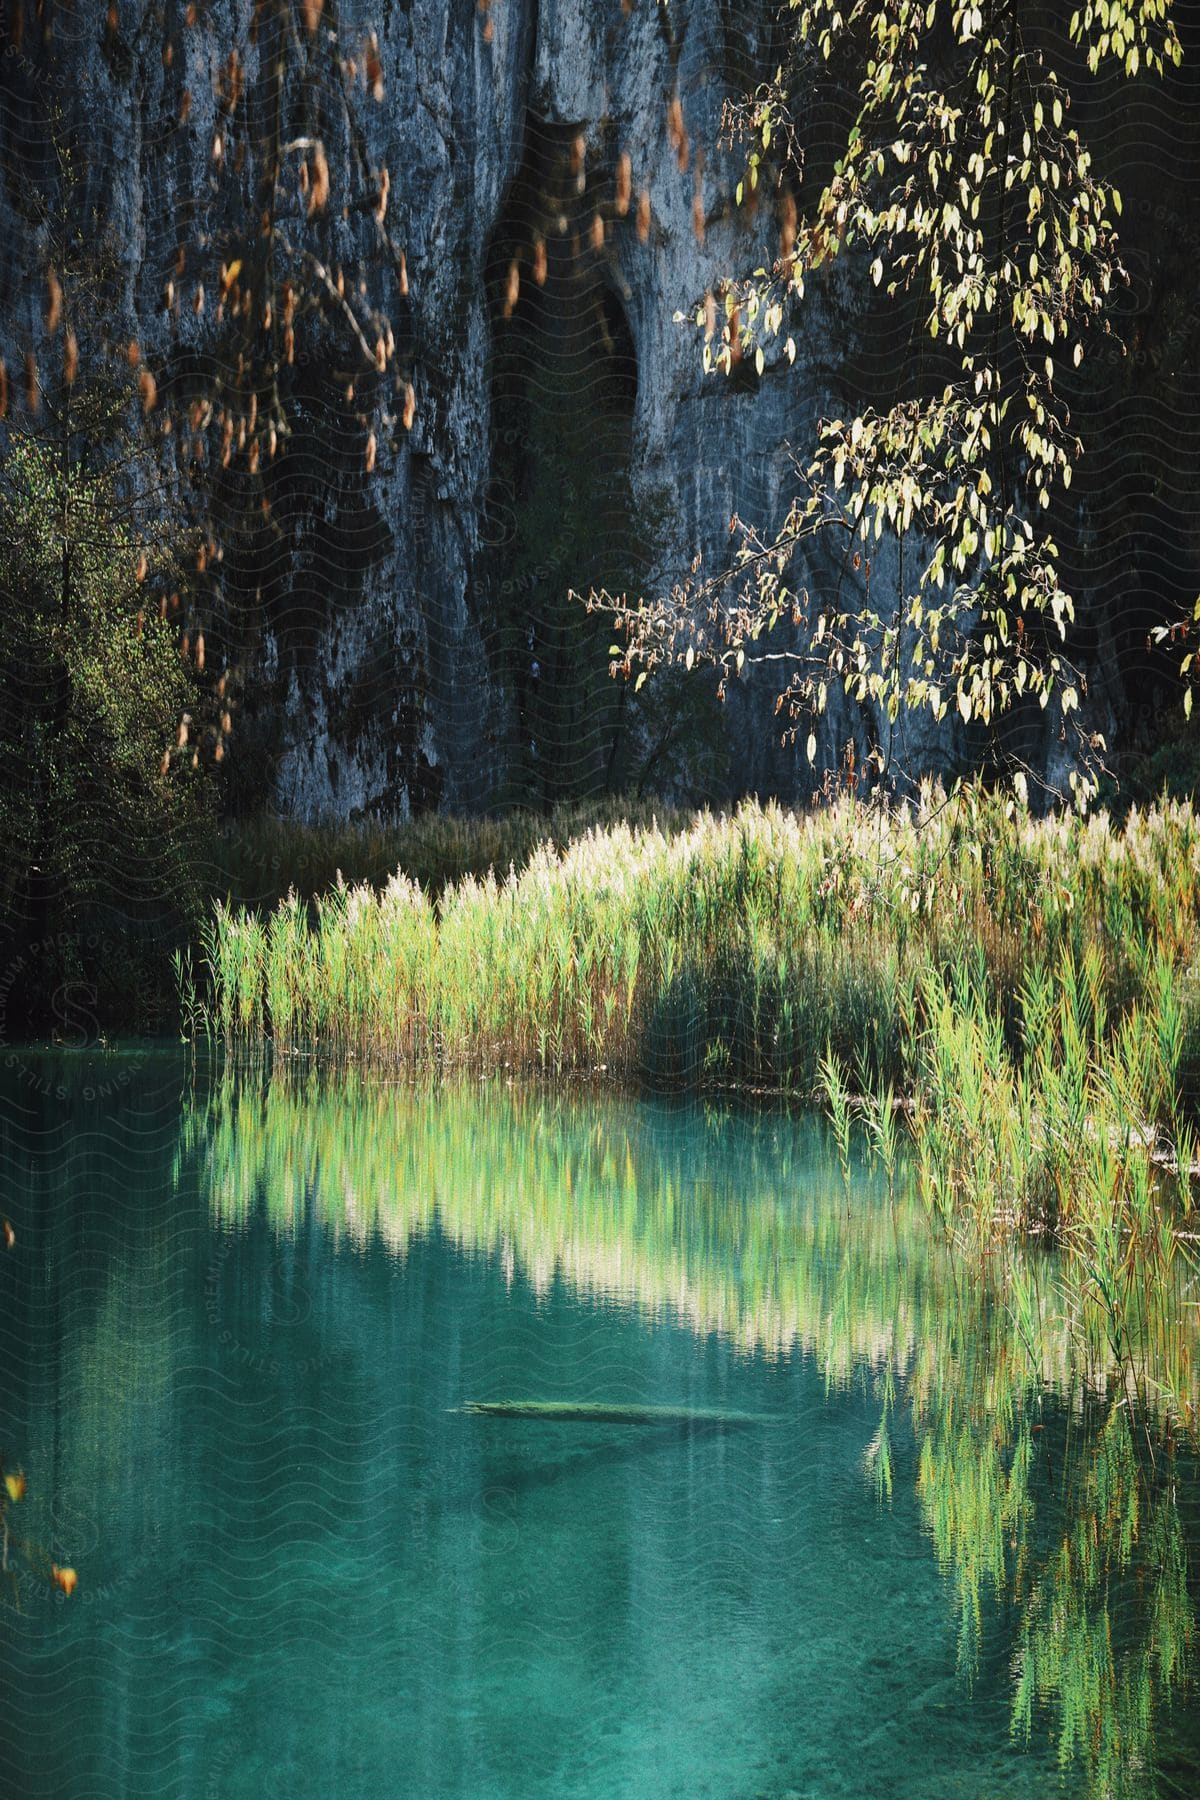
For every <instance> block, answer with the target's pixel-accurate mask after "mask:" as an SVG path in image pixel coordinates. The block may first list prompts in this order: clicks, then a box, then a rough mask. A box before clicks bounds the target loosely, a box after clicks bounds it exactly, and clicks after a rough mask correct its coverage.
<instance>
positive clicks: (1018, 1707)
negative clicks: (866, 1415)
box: [189, 1075, 1200, 1800]
mask: <svg viewBox="0 0 1200 1800" xmlns="http://www.w3.org/2000/svg"><path fill="white" fill-rule="evenodd" d="M656 1117H661V1115H656V1114H653V1113H647V1112H646V1111H645V1110H644V1109H635V1108H632V1107H627V1106H624V1105H622V1104H620V1103H614V1104H612V1105H609V1106H607V1107H606V1108H605V1110H604V1112H603V1114H599V1115H598V1114H597V1113H596V1111H595V1110H594V1109H591V1108H588V1107H586V1106H581V1105H578V1104H576V1103H574V1102H572V1101H571V1100H570V1099H569V1098H567V1097H563V1096H558V1097H555V1096H549V1097H547V1096H545V1095H539V1094H536V1093H531V1092H528V1091H526V1092H522V1091H519V1090H518V1091H516V1092H511V1091H507V1090H505V1089H494V1088H484V1089H483V1090H480V1089H478V1088H470V1089H465V1090H461V1091H452V1092H451V1094H450V1095H449V1096H448V1097H446V1096H436V1095H432V1096H431V1095H422V1094H421V1093H420V1092H413V1091H405V1090H400V1091H396V1090H395V1089H385V1088H380V1087H376V1086H372V1085H370V1084H369V1083H368V1082H367V1081H365V1080H364V1079H362V1078H361V1077H354V1076H350V1077H347V1078H343V1079H341V1080H338V1081H326V1080H324V1079H322V1078H320V1077H319V1076H310V1077H301V1078H297V1077H292V1078H290V1079H289V1078H284V1077H280V1076H276V1077H275V1078H274V1079H273V1080H270V1081H268V1082H267V1083H266V1084H265V1085H263V1084H262V1082H261V1081H260V1079H259V1078H257V1077H253V1076H245V1077H243V1078H239V1077H238V1076H237V1075H230V1076H228V1077H227V1078H226V1079H225V1080H224V1081H223V1082H221V1083H220V1084H219V1085H218V1086H217V1087H216V1089H215V1090H214V1091H213V1092H212V1093H211V1094H210V1095H209V1096H208V1097H207V1098H206V1099H200V1098H197V1100H196V1101H195V1102H194V1104H193V1109H192V1111H191V1114H190V1119H189V1134H190V1137H191V1141H192V1144H193V1146H194V1147H195V1148H196V1149H197V1150H199V1151H200V1152H201V1153H202V1154H203V1155H204V1156H205V1158H206V1160H207V1164H208V1172H209V1183H208V1185H209V1191H210V1192H211V1194H212V1196H213V1205H214V1206H215V1208H216V1209H217V1211H218V1213H219V1215H220V1217H221V1219H222V1221H223V1222H225V1223H226V1224H236V1223H238V1222H244V1221H246V1220H247V1219H248V1218H249V1217H250V1216H251V1214H252V1212H253V1211H254V1209H255V1208H256V1207H258V1206H262V1207H264V1208H265V1209H266V1213H267V1215H268V1217H269V1219H270V1221H271V1223H272V1226H273V1228H274V1229H275V1230H277V1231H280V1232H289V1231H292V1230H294V1229H295V1228H296V1227H297V1226H298V1225H299V1224H300V1223H301V1222H302V1221H303V1220H305V1219H307V1218H309V1217H313V1216H315V1218H316V1219H317V1220H318V1221H319V1222H320V1223H321V1224H322V1225H323V1227H324V1228H325V1229H326V1230H327V1231H328V1232H329V1234H330V1236H331V1238H332V1239H333V1240H334V1241H336V1242H339V1243H341V1244H343V1245H345V1246H346V1247H348V1248H362V1249H366V1248H367V1247H368V1246H369V1245H370V1244H372V1243H375V1242H378V1241H379V1240H381V1239H382V1240H383V1241H384V1242H386V1243H387V1244H388V1245H389V1246H390V1248H391V1249H392V1251H393V1252H394V1253H395V1254H396V1255H398V1256H403V1255H404V1254H405V1253H406V1250H407V1247H408V1245H409V1243H410V1242H411V1241H412V1240H413V1239H414V1238H417V1237H420V1236H422V1235H425V1234H428V1233H430V1232H432V1231H434V1230H439V1231H441V1232H443V1233H444V1234H446V1235H447V1236H448V1237H449V1238H450V1239H451V1240H453V1241H454V1242H455V1243H457V1244H458V1245H459V1246H460V1247H461V1248H462V1249H463V1250H464V1252H468V1253H473V1254H486V1255H488V1256H490V1257H492V1258H494V1259H495V1261H496V1263H497V1264H498V1265H499V1266H500V1267H501V1268H502V1269H503V1270H504V1271H505V1273H506V1277H507V1278H508V1279H509V1280H513V1279H516V1278H517V1277H518V1275H520V1276H521V1277H522V1278H524V1279H525V1280H527V1281H529V1282H531V1283H532V1284H533V1285H534V1286H535V1288H536V1289H537V1291H538V1292H540V1293H546V1292H548V1291H549V1289H550V1288H551V1286H552V1285H553V1284H554V1283H555V1282H556V1281H560V1282H562V1283H564V1284H565V1285H566V1286H568V1287H569V1288H571V1289H573V1290H574V1291H575V1292H576V1293H577V1294H579V1295H580V1296H581V1297H583V1298H584V1299H592V1298H596V1299H602V1300H605V1301H612V1300H620V1301H624V1302H626V1303H630V1304H633V1305H636V1306H637V1307H638V1308H639V1309H640V1310H642V1311H643V1312H645V1313H646V1314H648V1315H649V1316H652V1317H660V1316H672V1317H676V1318H679V1319H681V1320H682V1321H684V1322H685V1323H687V1324H689V1325H690V1326H691V1328H692V1329H693V1330H695V1331H696V1332H698V1333H708V1332H718V1333H722V1334H724V1335H726V1336H728V1337H729V1338H731V1339H732V1340H734V1341H735V1342H736V1343H738V1344H739V1345H740V1346H741V1347H742V1348H743V1349H744V1350H746V1351H757V1352H759V1353H766V1354H768V1355H779V1354H786V1353H789V1352H793V1351H804V1352H807V1353H809V1354H811V1355H812V1356H813V1357H814V1358H815V1359H816V1360H817V1362H818V1363H819V1365H820V1366H821V1367H822V1368H823V1369H824V1371H825V1374H826V1379H827V1382H828V1383H829V1385H830V1386H831V1387H841V1386H844V1385H846V1384H848V1383H851V1382H853V1383H861V1384H862V1385H863V1386H864V1387H865V1388H866V1389H867V1390H868V1391H872V1392H874V1393H875V1394H876V1396H877V1397H878V1399H879V1403H880V1406H881V1414H882V1416H881V1426H880V1431H879V1433H878V1434H877V1436H876V1438H875V1440H874V1442H873V1444H872V1446H871V1447H870V1449H869V1451H868V1460H869V1464H870V1469H869V1470H868V1474H870V1473H872V1472H873V1474H874V1477H875V1479H876V1482H877V1485H878V1488H879V1491H880V1494H881V1496H882V1497H884V1498H886V1497H888V1496H889V1494H893V1493H894V1492H895V1491H896V1483H897V1481H899V1480H900V1479H901V1478H902V1476H903V1474H904V1472H905V1471H911V1473H912V1474H913V1475H914V1477H915V1485H916V1493H917V1498H918V1502H919V1506H920V1512H921V1517H922V1520H923V1523H924V1526H925V1528H926V1530H927V1531H928V1532H929V1534H930V1537H931V1539H932V1542H933V1545H934V1548H935V1551H936V1554H937V1557H938V1560H939V1563H940V1565H941V1566H942V1568H943V1570H944V1571H945V1573H946V1576H947V1579H948V1582H949V1584H950V1587H951V1590H952V1592H953V1593H954V1595H955V1601H956V1607H957V1611H958V1619H959V1655H960V1662H961V1666H962V1668H963V1670H964V1673H965V1674H966V1675H967V1676H968V1677H969V1676H971V1675H972V1674H973V1672H974V1671H975V1670H976V1669H977V1668H978V1666H979V1663H980V1656H981V1648H982V1644H983V1640H984V1637H985V1635H986V1634H987V1633H988V1631H989V1630H995V1629H997V1626H996V1625H995V1624H993V1623H991V1622H990V1620H991V1613H992V1609H993V1607H994V1605H995V1603H996V1602H999V1603H1000V1604H1001V1606H1004V1607H1012V1608H1013V1609H1014V1617H1015V1622H1014V1625H1013V1627H1012V1629H1013V1690H1012V1709H1011V1716H1012V1726H1013V1730H1014V1733H1015V1734H1017V1736H1018V1737H1024V1736H1027V1735H1032V1734H1039V1735H1040V1734H1042V1733H1044V1732H1045V1731H1046V1730H1047V1729H1049V1730H1050V1731H1051V1732H1052V1733H1053V1735H1054V1737H1055V1739H1056V1741H1057V1743H1058V1746H1059V1752H1060V1755H1061V1757H1062V1760H1063V1762H1064V1765H1073V1766H1074V1765H1078V1766H1081V1767H1082V1769H1083V1771H1084V1772H1085V1774H1086V1776H1087V1779H1088V1786H1089V1791H1090V1792H1091V1793H1092V1794H1093V1795H1094V1796H1095V1797H1096V1800H1107V1797H1108V1796H1116V1795H1125V1794H1128V1795H1134V1794H1137V1795H1139V1796H1145V1795H1146V1794H1147V1793H1149V1792H1151V1791H1153V1789H1152V1787H1151V1786H1150V1785H1149V1782H1150V1777H1149V1776H1148V1774H1147V1773H1146V1771H1147V1768H1148V1767H1152V1764H1153V1758H1154V1747H1155V1733H1156V1723H1157V1719H1158V1716H1159V1714H1160V1712H1161V1710H1162V1707H1163V1705H1164V1703H1165V1702H1166V1701H1167V1700H1168V1699H1169V1698H1170V1697H1171V1696H1172V1695H1174V1694H1175V1693H1176V1692H1177V1691H1178V1690H1179V1688H1180V1687H1181V1686H1182V1685H1183V1684H1184V1683H1185V1681H1186V1680H1187V1679H1188V1677H1189V1674H1190V1669H1191V1661H1192V1650H1193V1641H1194V1633H1195V1611H1194V1605H1193V1601H1192V1598H1191V1595H1190V1593H1189V1588H1188V1563H1187V1556H1188V1552H1187V1544H1186V1539H1185V1531H1184V1517H1185V1515H1184V1514H1182V1513H1181V1509H1180V1495H1181V1494H1182V1495H1183V1496H1184V1497H1185V1498H1186V1496H1188V1495H1189V1494H1193V1495H1194V1494H1195V1492H1196V1487H1195V1479H1194V1473H1193V1474H1189V1473H1188V1471H1187V1469H1185V1457H1186V1456H1187V1455H1190V1450H1189V1449H1187V1447H1186V1446H1183V1447H1181V1445H1180V1427H1181V1424H1182V1422H1183V1420H1184V1419H1186V1418H1194V1417H1195V1411H1194V1408H1195V1405H1196V1401H1197V1393H1196V1378H1195V1367H1196V1364H1195V1349H1196V1336H1197V1331H1198V1329H1200V1323H1198V1320H1197V1309H1196V1308H1195V1306H1194V1305H1189V1304H1188V1301H1189V1299H1190V1297H1191V1296H1190V1290H1188V1288H1187V1287H1186V1280H1187V1270H1186V1268H1185V1266H1184V1265H1183V1264H1181V1263H1180V1262H1179V1261H1178V1259H1176V1260H1175V1262H1173V1264H1172V1265H1171V1268H1170V1270H1169V1271H1167V1273H1166V1274H1165V1275H1164V1276H1163V1277H1162V1281H1161V1286H1160V1293H1159V1296H1158V1299H1157V1301H1156V1304H1154V1305H1153V1306H1151V1307H1149V1308H1147V1309H1142V1308H1138V1309H1137V1310H1136V1311H1134V1310H1132V1309H1131V1311H1130V1315H1129V1318H1128V1320H1127V1328H1126V1333H1125V1336H1124V1337H1123V1338H1122V1339H1120V1340H1119V1341H1116V1342H1114V1339H1113V1337H1112V1334H1111V1332H1110V1330H1109V1324H1108V1315H1107V1311H1106V1304H1105V1301H1104V1297H1103V1295H1102V1294H1100V1293H1099V1292H1097V1291H1094V1290H1093V1289H1091V1288H1090V1287H1089V1286H1088V1284H1087V1282H1086V1281H1082V1280H1080V1279H1078V1278H1077V1277H1072V1276H1071V1275H1070V1273H1069V1269H1070V1256H1071V1253H1070V1251H1069V1250H1063V1249H1056V1250H1054V1251H1046V1250H1043V1249H1040V1248H1037V1247H1036V1246H1033V1247H1030V1248H1028V1249H1026V1250H1021V1249H1020V1248H1019V1246H1018V1245H1015V1244H1010V1245H1009V1249H1008V1252H1007V1253H1006V1254H1005V1255H1003V1256H1001V1255H997V1254H994V1253H993V1254H990V1255H979V1254H976V1255H974V1256H973V1257H972V1258H971V1260H969V1261H967V1260H964V1257H963V1254H962V1245H961V1244H960V1245H955V1244H954V1243H952V1242H950V1241H949V1240H947V1239H946V1238H945V1237H944V1236H943V1235H942V1234H940V1233H938V1232H931V1231H930V1229H929V1224H928V1219H927V1215H926V1208H925V1204H924V1202H923V1200H922V1198H921V1193H920V1188H919V1184H918V1182H913V1183H909V1182H906V1181H905V1179H904V1178H903V1177H904V1171H903V1170H901V1171H900V1178H899V1179H898V1180H897V1182H896V1190H895V1195H894V1197H893V1199H892V1200H891V1202H890V1203H889V1202H888V1200H887V1198H886V1196H885V1194H884V1192H883V1190H882V1186H877V1187H876V1188H875V1189H873V1190H871V1189H868V1188H867V1187H865V1186H864V1185H862V1184H861V1182H860V1183H859V1184H858V1185H857V1186H856V1188H855V1189H854V1190H852V1192H851V1195H850V1197H849V1201H850V1203H849V1204H847V1197H846V1195H845V1192H844V1189H843V1184H842V1181H841V1179H840V1176H839V1174H838V1171H837V1166H836V1162H835V1161H831V1159H830V1158H829V1156H828V1155H827V1154H826V1153H825V1152H823V1151H822V1149H821V1146H820V1145H819V1144H818V1143H817V1141H816V1139H815V1138H809V1139H807V1140H806V1139H805V1138H804V1137H803V1136H802V1135H796V1134H795V1133H796V1128H794V1127H791V1126H784V1127H780V1124H779V1121H778V1120H777V1119H773V1118H772V1117H771V1116H770V1115H767V1116H764V1117H763V1118H761V1119H760V1120H758V1121H757V1123H756V1124H755V1125H754V1126H753V1127H752V1128H750V1127H738V1128H733V1127H732V1126H731V1121H730V1118H729V1116H728V1115H726V1114H724V1113H722V1112H720V1111H709V1112H707V1113H705V1114H692V1115H689V1123H688V1128H687V1130H684V1131H676V1130H672V1129H662V1130H659V1129H657V1128H655V1127H654V1126H653V1124H652V1122H651V1121H652V1120H653V1119H655V1118H656ZM667 1117H668V1118H669V1115H667ZM806 1145H807V1146H808V1147H809V1148H811V1150H812V1154H811V1155H809V1154H807V1153H806ZM918 1175H919V1171H918ZM1131 1367H1132V1368H1133V1369H1134V1370H1135V1371H1136V1377H1135V1378H1131V1376H1130V1369H1131ZM900 1396H902V1397H903V1411H902V1412H901V1410H900V1402H899V1398H898V1397H900Z"/></svg>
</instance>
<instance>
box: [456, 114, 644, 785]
mask: <svg viewBox="0 0 1200 1800" xmlns="http://www.w3.org/2000/svg"><path fill="white" fill-rule="evenodd" d="M614 210H615V209H614V207H613V204H612V176H611V171H610V172H608V174H607V175H605V174H604V173H601V172H599V171H594V170H592V169H590V168H589V167H588V166H587V163H586V160H585V157H584V150H583V139H582V135H581V133H580V132H579V130H578V128H576V127H573V126H563V125H546V124H542V123H540V122H538V121H532V122H531V123H530V125H529V129H528V132H527V139H526V147H525V154H524V158H523V161H522V165H521V168H520V170H519V172H518V175H517V177H516V180H515V181H514V184H513V187H512V189H511V191H510V194H509V197H508V202H507V205H506V206H505V208H504V211H503V213H502V215H501V217H500V219H499V221H498V223H497V227H496V230H495V232H494V234H493V238H492V242H491V245H490V247H489V255H488V261H487V285H488V296H489V302H490V311H491V323H492V333H493V338H492V346H493V347H492V364H491V399H492V407H491V417H492V437H493V457H492V469H493V481H492V487H491V492H490V495H489V509H488V537H489V540H490V544H491V558H490V561H491V566H490V568H489V570H488V571H487V574H488V582H487V592H488V601H487V606H486V618H485V635H486V643H487V652H488V658H489V663H490V666H491V669H492V673H493V679H494V682H495V686H496V688H497V690H498V692H499V693H500V694H501V695H502V696H503V701H504V709H505V711H504V723H503V726H502V736H503V740H504V741H503V746H502V761H503V764H504V767H503V770H502V771H500V772H499V773H500V782H501V789H500V792H499V793H498V794H497V796H496V798H497V800H498V801H501V802H505V803H521V804H527V805H535V806H546V807H548V806H551V805H553V804H555V803H556V802H558V801H563V800H575V799H583V798H586V797H589V796H592V795H595V794H598V793H603V792H605V791H614V790H617V789H619V788H620V787H621V786H622V785H623V784H624V782H625V781H626V780H627V778H628V759H629V746H628V743H627V738H628V708H627V696H628V689H627V686H626V684H625V683H624V682H621V681H613V680H612V679H611V678H610V676H609V673H608V667H609V661H610V658H609V655H608V650H609V645H610V642H611V638H612V626H611V623H609V622H608V621H606V620H605V619H603V618H601V617H600V616H598V615H596V614H589V613H588V612H587V610H586V608H585V607H584V605H583V604H582V603H581V602H580V601H576V600H571V599H570V598H569V597H568V596H569V593H570V591H571V590H574V591H575V592H577V593H582V594H585V595H586V594H587V593H588V592H589V591H591V590H592V589H597V590H599V589H607V590H608V591H609V592H625V591H628V590H630V589H636V588H637V586H638V584H639V581H640V579H641V576H642V574H643V573H644V570H645V565H646V555H647V553H646V545H645V543H644V541H643V539H644V533H645V529H646V527H645V522H644V521H642V522H639V520H638V518H637V516H636V514H635V508H634V502H633V494H632V490H631V486H630V459H631V455H632V448H633V422H634V409H635V405H636V400H637V382H638V366H637V354H636V349H635V345H634V339H633V333H632V330H631V328H630V325H629V321H628V318H627V316H626V309H625V304H624V301H623V297H622V289H623V287H624V280H623V277H622V274H621V269H620V263H619V261H618V258H617V254H616V249H615V247H614Z"/></svg>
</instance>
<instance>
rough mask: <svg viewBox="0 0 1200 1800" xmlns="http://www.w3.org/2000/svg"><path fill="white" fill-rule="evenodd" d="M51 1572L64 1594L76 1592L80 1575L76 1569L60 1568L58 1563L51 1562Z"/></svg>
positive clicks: (55, 1582)
mask: <svg viewBox="0 0 1200 1800" xmlns="http://www.w3.org/2000/svg"><path fill="white" fill-rule="evenodd" d="M50 1574H51V1577H52V1579H53V1581H54V1584H55V1586H56V1587H60V1588H61V1589H62V1591H63V1593H64V1594H68V1595H70V1594H73V1593H74V1592H75V1588H76V1585H77V1584H78V1581H79V1577H78V1575H77V1574H76V1573H75V1571H74V1569H60V1568H59V1566H58V1564H57V1563H51V1565H50Z"/></svg>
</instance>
